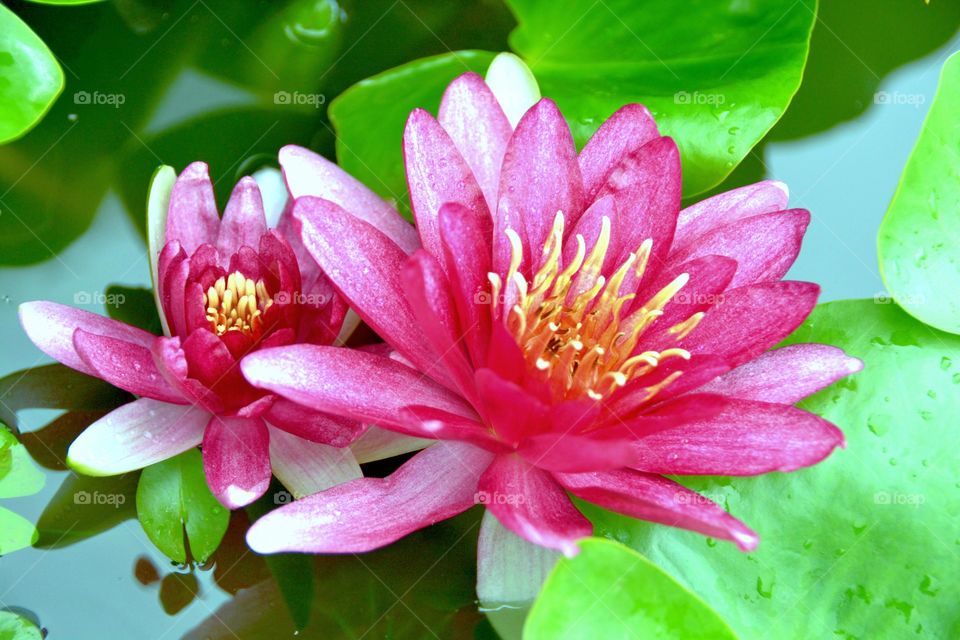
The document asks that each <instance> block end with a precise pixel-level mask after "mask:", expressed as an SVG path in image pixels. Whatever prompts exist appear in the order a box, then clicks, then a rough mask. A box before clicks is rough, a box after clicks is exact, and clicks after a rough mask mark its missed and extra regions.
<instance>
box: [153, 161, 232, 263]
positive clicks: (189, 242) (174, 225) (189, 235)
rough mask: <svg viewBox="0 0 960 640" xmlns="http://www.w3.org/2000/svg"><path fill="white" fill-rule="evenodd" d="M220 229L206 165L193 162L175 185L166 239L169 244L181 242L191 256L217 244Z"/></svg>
mask: <svg viewBox="0 0 960 640" xmlns="http://www.w3.org/2000/svg"><path fill="white" fill-rule="evenodd" d="M219 228H220V215H219V214H218V213H217V201H216V199H215V198H214V195H213V183H211V182H210V173H209V170H208V168H207V164H206V163H205V162H194V163H192V164H190V165H189V166H187V168H186V169H184V170H183V172H182V173H181V174H180V176H179V177H178V178H177V181H176V183H174V185H173V191H172V192H171V193H170V209H169V211H168V213H167V232H166V234H165V236H164V237H165V239H166V241H167V242H173V241H176V242H179V243H180V246H182V247H183V249H184V251H186V252H187V253H188V254H192V253H193V252H194V251H196V250H197V247H199V246H200V245H202V244H212V243H214V242H216V239H217V230H218V229H219Z"/></svg>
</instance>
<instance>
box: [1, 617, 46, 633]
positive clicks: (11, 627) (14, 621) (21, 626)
mask: <svg viewBox="0 0 960 640" xmlns="http://www.w3.org/2000/svg"><path fill="white" fill-rule="evenodd" d="M0 640H43V632H42V631H40V628H39V627H37V625H35V624H34V623H33V622H32V621H31V620H28V619H27V618H25V617H23V616H21V615H18V614H17V613H14V612H13V611H0Z"/></svg>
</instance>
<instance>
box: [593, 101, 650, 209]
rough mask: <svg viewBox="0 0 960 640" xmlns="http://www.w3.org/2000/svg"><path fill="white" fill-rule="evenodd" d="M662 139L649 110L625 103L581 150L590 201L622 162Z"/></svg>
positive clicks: (641, 106) (638, 105)
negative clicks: (641, 148) (650, 143)
mask: <svg viewBox="0 0 960 640" xmlns="http://www.w3.org/2000/svg"><path fill="white" fill-rule="evenodd" d="M659 137H660V133H659V131H658V130H657V123H656V122H655V121H654V119H653V116H651V115H650V111H648V110H647V108H646V107H644V106H643V105H640V104H626V105H624V106H622V107H620V108H619V109H617V111H616V112H614V114H613V115H612V116H610V117H609V118H607V120H606V121H605V122H604V123H603V124H602V125H600V128H599V129H597V131H596V133H594V134H593V135H592V136H591V137H590V139H589V140H588V141H587V144H585V145H584V147H583V150H581V151H580V157H579V161H580V172H581V173H582V174H583V189H584V195H585V197H586V199H587V202H591V201H593V200H595V199H596V197H597V194H598V193H599V191H600V189H601V188H602V187H603V186H604V184H605V183H606V182H607V178H608V177H609V176H610V173H611V172H612V171H613V170H614V168H615V167H616V166H617V165H618V164H620V161H621V160H622V159H623V158H624V157H625V156H628V155H630V154H632V153H635V152H636V151H637V150H638V149H640V147H642V146H643V145H645V144H646V143H648V142H650V141H651V140H655V139H657V138H659Z"/></svg>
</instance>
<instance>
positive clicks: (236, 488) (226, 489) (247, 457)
mask: <svg viewBox="0 0 960 640" xmlns="http://www.w3.org/2000/svg"><path fill="white" fill-rule="evenodd" d="M203 471H204V473H205V474H206V476H207V484H208V485H210V491H211V492H212V493H213V495H214V496H216V498H217V500H219V501H220V503H221V504H222V505H223V506H225V507H226V508H228V509H239V508H240V507H245V506H247V505H248V504H250V503H251V502H253V501H254V500H256V499H257V498H259V497H260V496H262V495H263V494H264V493H265V492H266V491H267V487H269V486H270V478H271V475H272V474H271V471H270V434H269V432H268V431H267V425H266V423H264V421H263V420H262V419H260V418H227V417H223V416H212V417H211V418H210V423H209V424H208V425H207V430H206V433H205V434H204V436H203Z"/></svg>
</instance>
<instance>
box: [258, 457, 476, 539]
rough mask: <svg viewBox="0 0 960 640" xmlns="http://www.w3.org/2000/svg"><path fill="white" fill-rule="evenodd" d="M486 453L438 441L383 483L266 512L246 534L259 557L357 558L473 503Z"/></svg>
mask: <svg viewBox="0 0 960 640" xmlns="http://www.w3.org/2000/svg"><path fill="white" fill-rule="evenodd" d="M492 457H493V456H492V454H490V453H488V452H486V451H483V450H482V449H478V448H476V447H473V446H470V445H465V444H460V443H448V442H440V443H437V444H435V445H432V446H430V447H427V448H426V449H424V450H423V451H421V452H420V453H418V454H417V455H415V456H414V457H412V458H411V459H410V460H408V461H407V462H405V463H404V464H403V466H401V467H400V468H399V469H398V470H397V471H395V472H394V473H393V474H392V475H390V476H388V477H386V478H358V479H357V480H352V481H350V482H346V483H344V484H341V485H337V486H336V487H333V488H332V489H327V490H326V491H321V492H320V493H318V494H315V495H313V496H310V497H308V498H304V499H303V500H299V501H297V502H294V503H293V504H289V505H286V506H283V507H281V508H280V509H277V510H275V511H271V512H270V513H268V514H267V515H265V516H264V517H263V518H261V519H260V520H258V521H257V522H255V523H254V524H253V526H252V527H251V528H250V530H249V531H248V532H247V543H248V544H249V545H250V548H251V549H253V550H254V551H256V552H258V553H280V552H286V551H293V552H307V553H363V552H366V551H371V550H373V549H377V548H379V547H382V546H384V545H388V544H390V543H391V542H394V541H396V540H399V539H400V538H402V537H403V536H405V535H407V534H408V533H412V532H414V531H416V530H417V529H422V528H423V527H426V526H428V525H431V524H433V523H435V522H439V521H440V520H445V519H447V518H451V517H453V516H455V515H457V514H458V513H461V512H462V511H465V510H466V509H468V508H470V507H471V506H473V505H474V504H475V499H474V498H475V495H476V491H477V478H479V476H480V474H481V473H482V472H483V470H484V469H485V468H486V466H487V465H488V464H489V463H490V460H491V458H492Z"/></svg>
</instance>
